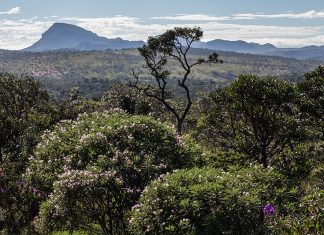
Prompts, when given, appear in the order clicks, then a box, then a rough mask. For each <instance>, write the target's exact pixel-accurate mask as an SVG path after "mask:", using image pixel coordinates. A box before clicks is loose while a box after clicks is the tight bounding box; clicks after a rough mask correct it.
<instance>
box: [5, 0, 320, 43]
mask: <svg viewBox="0 0 324 235" xmlns="http://www.w3.org/2000/svg"><path fill="white" fill-rule="evenodd" d="M55 22H63V23H71V24H75V25H78V26H80V27H83V28H85V29H87V30H90V31H92V32H94V33H97V34H98V35H100V36H105V37H107V38H116V37H121V38H123V39H127V40H144V41H145V40H146V39H147V37H148V36H154V35H158V34H161V33H163V32H164V31H166V30H167V29H172V28H174V27H178V26H187V27H194V26H199V27H201V28H202V29H203V31H204V37H203V39H202V40H203V41H210V40H213V39H226V40H244V41H247V42H256V43H260V44H265V43H271V44H273V45H275V46H277V47H285V48H287V47H303V46H309V45H324V0H160V1H154V0H51V1H49V0H0V48H2V49H22V48H25V47H28V46H30V45H32V44H33V43H34V42H36V41H37V40H39V39H40V38H41V36H42V33H44V32H45V31H46V30H47V29H48V28H49V27H50V26H51V25H52V24H53V23H55Z"/></svg>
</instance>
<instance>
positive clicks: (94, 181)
mask: <svg viewBox="0 0 324 235" xmlns="http://www.w3.org/2000/svg"><path fill="white" fill-rule="evenodd" d="M202 35H203V32H202V30H201V29H200V28H174V29H171V30H168V31H166V32H165V33H163V34H161V35H158V36H155V37H149V38H148V40H147V43H146V44H145V45H144V46H143V47H142V48H139V49H138V51H135V50H121V51H105V52H86V53H85V52H82V53H81V52H65V51H57V52H47V53H26V52H5V51H3V52H0V60H1V61H5V60H6V61H9V62H10V63H9V62H7V63H2V65H3V72H1V73H0V234H54V235H58V234H105V235H113V234H125V235H126V234H127V235H130V234H152V235H153V234H170V235H171V234H177V235H178V234H197V235H198V234H207V235H208V234H237V235H240V234H256V235H257V234H287V235H288V234H292V235H295V234H318V235H319V234H323V233H324V208H323V205H324V184H323V177H324V120H323V119H324V66H322V65H321V64H317V63H315V62H311V61H298V60H289V59H283V58H274V57H266V56H255V57H254V56H253V55H248V54H246V55H244V54H238V57H235V56H234V55H233V54H232V53H225V52H217V53H216V52H215V51H209V50H203V51H201V50H199V51H197V50H196V49H194V48H192V44H193V43H195V42H198V41H199V40H200V39H201V37H202ZM15 53H16V54H17V55H15ZM131 53H133V56H132V55H130V54H131ZM222 53H224V54H222ZM108 54H109V56H108V57H109V58H110V59H111V60H112V61H113V62H112V61H107V58H108V57H107V55H108ZM112 54H113V56H112ZM6 55H7V57H6ZM21 55H25V56H26V57H24V56H23V57H21ZM96 55H99V57H100V56H102V57H103V58H104V59H98V60H96V59H95V58H97V57H95V56H96ZM231 56H232V57H231ZM63 57H64V58H65V59H63ZM72 57H73V59H71V58H72ZM76 57H77V58H79V59H78V61H79V63H80V64H82V66H79V67H78V66H77V65H75V63H76V60H75V58H76ZM6 58H7V59H6ZM35 58H37V62H31V61H35ZM54 58H56V59H54ZM229 58H230V59H229ZM235 58H237V59H236V60H237V61H236V62H235V63H234V62H233V61H234V60H235ZM251 58H252V59H251ZM255 58H258V59H259V60H255ZM261 58H262V59H263V61H262V60H261ZM52 59H53V61H51V60H52ZM70 59H71V60H70ZM91 60H93V61H94V62H93V63H94V64H95V63H97V65H93V64H91V63H90V61H91ZM127 60H128V61H127ZM250 60H253V61H254V63H259V66H258V65H254V66H252V67H251V64H250V63H251V62H250ZM13 61H14V62H15V63H16V66H13V64H15V63H12V62H13ZM58 61H61V62H60V64H58ZM69 61H70V63H71V64H69ZM269 61H272V63H271V64H270V65H271V66H265V64H267V63H269ZM278 61H282V62H281V63H279V62H278ZM24 63H25V64H24ZM30 63H35V64H34V67H35V68H32V67H29V66H31V65H30ZM98 63H99V64H100V65H98ZM101 63H102V64H101ZM104 63H106V64H104ZM244 63H246V64H244ZM285 63H287V64H285ZM238 64H240V66H238ZM26 65H27V66H26ZM49 65H51V66H54V68H56V69H57V70H59V73H55V74H56V75H57V76H58V77H55V76H56V75H55V76H54V77H55V78H53V79H50V80H48V81H47V82H44V81H43V79H44V76H43V75H42V74H38V75H39V76H38V75H37V72H39V71H43V69H38V70H37V69H36V68H39V67H42V66H44V67H46V66H49ZM296 65H299V66H300V67H298V72H299V73H302V72H303V73H304V74H303V77H301V76H299V75H298V74H295V75H294V73H291V72H284V71H288V70H289V68H290V67H293V66H295V67H296ZM114 66H115V67H122V70H123V71H126V70H128V71H127V73H128V74H129V76H128V78H127V77H126V76H125V72H123V73H121V74H119V75H118V74H115V75H114V76H112V75H111V74H110V75H109V76H112V77H114V78H112V77H110V78H111V80H113V79H117V80H118V77H119V76H120V81H119V82H116V83H110V84H109V85H107V86H106V85H103V83H100V82H98V81H99V80H100V79H102V78H103V77H104V76H101V75H103V74H104V73H106V72H105V71H107V70H109V69H107V67H109V68H110V69H111V67H114ZM63 67H66V68H69V67H70V68H69V71H67V70H66V71H67V72H66V73H69V74H71V73H73V72H74V73H75V74H84V77H92V78H91V79H90V80H91V81H89V83H91V84H92V86H93V89H94V88H95V87H97V88H98V90H99V91H98V90H97V91H95V90H93V91H91V92H90V91H89V92H90V93H91V94H87V91H88V90H87V85H86V84H85V83H82V82H81V81H82V80H83V81H84V79H81V77H79V75H75V80H73V81H72V80H70V81H69V80H65V79H63V77H60V76H61V75H62V74H64V70H63ZM76 67H78V68H82V71H76V70H75V71H73V69H71V68H76ZM93 67H96V69H97V71H96V72H94V70H92V68H93ZM244 67H245V68H247V67H249V69H246V71H244V69H242V68H244ZM15 68H16V69H17V70H15ZM26 68H28V69H29V70H30V71H33V73H34V74H31V73H24V71H22V69H26ZM87 68H89V70H87ZM265 68H267V70H265ZM125 69H126V70H125ZM80 70H81V69H80ZM47 71H50V72H51V71H52V73H53V74H54V72H55V71H54V70H52V67H48V68H47ZM112 71H114V70H112ZM289 71H291V70H289ZM229 72H231V78H230V79H225V78H224V77H223V78H222V76H223V75H224V74H225V73H229ZM238 72H239V73H238ZM18 74H20V75H18ZM62 76H63V75H62ZM45 77H46V76H45ZM84 77H83V78H84ZM70 78H71V77H70ZM78 79H81V80H78ZM94 80H96V81H97V82H96V81H94ZM108 80H109V79H108ZM214 80H217V82H214V83H211V82H210V81H214ZM51 81H56V82H53V83H51ZM197 81H201V84H204V86H203V87H200V89H199V86H200V85H201V84H200V83H198V82H197ZM68 83H70V84H68ZM80 84H82V86H80ZM199 84H200V85H199ZM51 86H52V88H54V89H50V88H51ZM60 88H62V89H63V88H66V90H64V92H63V93H60ZM68 89H69V90H68ZM67 90H68V91H67ZM103 90H105V92H103Z"/></svg>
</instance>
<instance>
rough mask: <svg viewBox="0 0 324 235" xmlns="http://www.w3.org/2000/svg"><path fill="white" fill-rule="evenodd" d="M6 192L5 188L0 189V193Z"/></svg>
mask: <svg viewBox="0 0 324 235" xmlns="http://www.w3.org/2000/svg"><path fill="white" fill-rule="evenodd" d="M8 191H9V189H7V188H0V193H6V192H8Z"/></svg>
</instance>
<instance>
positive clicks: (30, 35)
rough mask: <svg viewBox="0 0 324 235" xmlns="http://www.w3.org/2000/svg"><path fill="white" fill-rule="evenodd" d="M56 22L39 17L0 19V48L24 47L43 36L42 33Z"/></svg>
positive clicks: (13, 48)
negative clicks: (39, 18) (42, 19)
mask: <svg viewBox="0 0 324 235" xmlns="http://www.w3.org/2000/svg"><path fill="white" fill-rule="evenodd" d="M53 23H54V22H51V21H40V20H38V19H37V18H35V17H34V18H30V19H20V20H7V19H4V20H0V35H1V40H0V48H5V49H11V50H15V49H23V48H25V47H28V46H30V45H32V44H33V43H35V42H36V41H37V40H39V39H40V38H41V35H42V33H43V32H44V31H45V30H47V29H48V28H49V27H50V26H51V25H52V24H53Z"/></svg>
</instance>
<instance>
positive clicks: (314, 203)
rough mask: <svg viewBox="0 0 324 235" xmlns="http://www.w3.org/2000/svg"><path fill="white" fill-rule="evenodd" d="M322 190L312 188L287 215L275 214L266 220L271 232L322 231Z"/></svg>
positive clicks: (323, 214)
mask: <svg viewBox="0 0 324 235" xmlns="http://www.w3.org/2000/svg"><path fill="white" fill-rule="evenodd" d="M323 204H324V190H318V189H316V190H314V192H311V193H310V194H308V195H306V196H305V197H303V198H302V200H301V202H300V204H299V206H298V208H296V211H295V212H294V213H292V214H290V215H287V216H276V217H273V218H270V219H269V220H268V221H266V223H267V226H268V228H269V230H270V231H271V233H272V234H280V235H281V234H287V235H295V234H296V235H297V234H315V235H320V234H323V233H324V223H323V221H324V209H323Z"/></svg>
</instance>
